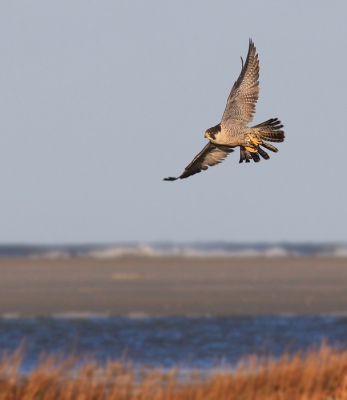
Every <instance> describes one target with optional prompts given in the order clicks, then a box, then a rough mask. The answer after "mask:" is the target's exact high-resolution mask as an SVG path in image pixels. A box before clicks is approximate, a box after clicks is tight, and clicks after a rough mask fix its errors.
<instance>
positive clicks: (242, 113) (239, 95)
mask: <svg viewBox="0 0 347 400" xmlns="http://www.w3.org/2000/svg"><path fill="white" fill-rule="evenodd" d="M241 60H242V57H241ZM258 79H259V60H258V54H256V48H255V46H254V43H253V42H252V40H251V39H250V41H249V48H248V54H247V59H246V62H245V63H243V60H242V69H241V73H240V76H239V77H238V79H237V81H236V82H235V83H234V86H233V87H232V89H231V92H230V95H229V97H228V100H227V104H226V107H225V110H224V114H223V116H222V120H221V122H220V123H219V124H218V125H216V126H214V127H212V128H210V129H207V131H206V132H205V137H206V138H207V139H208V140H209V142H208V143H207V145H206V146H205V147H204V148H203V149H202V150H201V152H200V153H199V154H198V155H197V156H195V158H194V159H193V161H192V162H191V163H190V164H189V165H188V166H187V167H186V168H185V170H184V171H183V173H182V174H181V175H180V176H179V177H177V178H173V177H169V178H165V179H164V181H175V180H177V179H184V178H188V177H189V176H191V175H194V174H197V173H199V172H201V171H202V170H206V169H207V168H208V167H209V166H210V167H212V166H214V165H216V164H220V163H221V162H222V161H223V160H224V159H225V158H226V157H227V156H228V154H229V153H232V152H233V151H234V150H233V149H234V148H235V147H237V146H239V147H240V161H239V162H240V163H242V162H243V161H245V162H246V163H248V162H250V159H253V161H255V162H259V161H260V157H259V156H261V157H262V158H264V159H265V160H268V159H269V158H270V156H269V155H268V153H267V152H266V151H265V150H264V149H263V148H265V149H267V150H271V151H273V152H275V153H277V151H278V149H277V148H276V147H275V146H273V145H272V144H270V143H267V142H266V141H269V142H283V141H284V131H283V130H282V128H283V125H282V124H281V121H279V120H278V119H277V118H271V119H269V120H267V121H265V122H263V123H261V124H258V125H255V126H252V127H249V126H247V124H248V123H249V122H251V121H252V120H253V116H254V113H255V104H256V102H257V101H258V96H259V81H258ZM265 140H266V141H265Z"/></svg>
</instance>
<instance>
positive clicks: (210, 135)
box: [205, 124, 221, 142]
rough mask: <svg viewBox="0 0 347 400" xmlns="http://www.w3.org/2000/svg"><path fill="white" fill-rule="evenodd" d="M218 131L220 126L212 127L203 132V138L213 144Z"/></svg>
mask: <svg viewBox="0 0 347 400" xmlns="http://www.w3.org/2000/svg"><path fill="white" fill-rule="evenodd" d="M220 130H221V127H220V124H218V125H216V126H213V127H212V128H210V129H207V131H206V132H205V138H207V139H208V140H210V141H211V142H213V141H214V140H216V138H217V136H218V135H219V132H220Z"/></svg>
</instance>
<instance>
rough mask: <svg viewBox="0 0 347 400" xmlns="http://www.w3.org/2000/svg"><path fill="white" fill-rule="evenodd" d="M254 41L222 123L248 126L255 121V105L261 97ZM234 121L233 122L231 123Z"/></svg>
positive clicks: (230, 96)
mask: <svg viewBox="0 0 347 400" xmlns="http://www.w3.org/2000/svg"><path fill="white" fill-rule="evenodd" d="M255 52H256V48H255V46H254V43H253V42H252V40H251V39H250V40H249V48H248V54H247V59H246V62H245V64H244V65H243V67H242V70H241V73H240V76H239V77H238V79H237V81H236V82H235V83H234V86H233V88H232V89H231V92H230V95H229V97H228V100H227V104H226V107H225V110H224V114H223V117H222V123H223V124H228V123H229V122H232V123H233V124H235V123H236V124H242V125H247V124H248V123H249V122H251V121H252V120H253V115H254V113H255V104H256V102H257V101H258V96H259V81H258V79H259V61H258V54H255ZM230 120H232V121H230Z"/></svg>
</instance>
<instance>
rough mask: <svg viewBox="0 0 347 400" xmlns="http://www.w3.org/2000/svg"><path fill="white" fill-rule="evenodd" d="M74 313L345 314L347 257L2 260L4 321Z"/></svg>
mask: <svg viewBox="0 0 347 400" xmlns="http://www.w3.org/2000/svg"><path fill="white" fill-rule="evenodd" d="M74 313H75V315H83V313H85V314H86V315H87V314H94V315H105V316H133V317H136V316H138V317H141V316H166V315H168V316H176V315H177V316H194V315H198V316H204V315H206V316H227V315H293V314H295V315H310V314H339V315H345V314H346V315H347V258H344V257H328V256H325V257H235V258H231V257H225V258H223V257H208V258H202V257H198V258H194V257H191V258H188V257H180V256H177V257H168V256H166V257H159V256H156V257H141V256H126V257H124V256H123V257H119V258H104V259H102V258H100V259H98V258H91V257H71V258H52V259H47V258H40V257H39V258H16V257H10V258H4V257H1V258H0V316H5V317H6V316H8V317H11V316H19V317H28V316H52V315H58V316H59V315H61V316H62V315H73V314H74Z"/></svg>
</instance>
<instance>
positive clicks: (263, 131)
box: [239, 118, 285, 163]
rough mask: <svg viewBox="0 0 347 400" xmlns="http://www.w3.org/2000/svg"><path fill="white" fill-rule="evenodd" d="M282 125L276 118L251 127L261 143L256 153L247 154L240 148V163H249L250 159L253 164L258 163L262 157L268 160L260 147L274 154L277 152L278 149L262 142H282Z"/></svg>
mask: <svg viewBox="0 0 347 400" xmlns="http://www.w3.org/2000/svg"><path fill="white" fill-rule="evenodd" d="M282 128H283V125H282V124H281V121H279V120H278V119H277V118H271V119H269V120H267V121H265V122H263V123H261V124H259V125H256V126H253V127H252V129H254V131H255V134H256V135H257V136H258V137H259V138H260V140H261V142H260V143H259V145H258V146H257V152H254V153H253V152H252V153H251V152H249V151H248V150H247V149H246V148H245V147H243V146H240V161H239V162H240V163H242V162H243V161H246V163H247V162H250V159H251V158H252V159H253V161H254V162H259V161H260V157H259V155H260V156H261V157H263V158H264V160H268V159H269V158H270V156H269V155H268V154H267V152H266V151H264V150H263V149H262V148H261V147H260V146H263V147H265V148H266V149H268V150H270V151H273V152H274V153H277V152H278V149H277V148H276V147H275V146H273V145H272V144H270V143H266V142H264V140H268V141H269V142H278V143H279V142H283V141H284V137H285V135H284V131H282Z"/></svg>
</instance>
